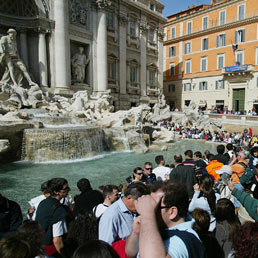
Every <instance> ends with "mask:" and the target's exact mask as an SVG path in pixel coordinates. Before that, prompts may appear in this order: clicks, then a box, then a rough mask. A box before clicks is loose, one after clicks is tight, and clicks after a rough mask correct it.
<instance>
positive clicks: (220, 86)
mask: <svg viewBox="0 0 258 258" xmlns="http://www.w3.org/2000/svg"><path fill="white" fill-rule="evenodd" d="M221 89H225V81H224V80H218V81H216V90H221Z"/></svg>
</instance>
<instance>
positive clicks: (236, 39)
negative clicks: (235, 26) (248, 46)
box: [235, 31, 238, 44]
mask: <svg viewBox="0 0 258 258" xmlns="http://www.w3.org/2000/svg"><path fill="white" fill-rule="evenodd" d="M237 35H238V32H237V31H235V43H236V44H237V43H238V37H237Z"/></svg>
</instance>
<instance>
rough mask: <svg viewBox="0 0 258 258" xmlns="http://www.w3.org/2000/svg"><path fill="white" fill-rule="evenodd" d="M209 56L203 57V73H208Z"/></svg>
mask: <svg viewBox="0 0 258 258" xmlns="http://www.w3.org/2000/svg"><path fill="white" fill-rule="evenodd" d="M207 62H208V60H207V56H205V57H201V72H206V71H207Z"/></svg>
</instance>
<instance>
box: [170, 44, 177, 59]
mask: <svg viewBox="0 0 258 258" xmlns="http://www.w3.org/2000/svg"><path fill="white" fill-rule="evenodd" d="M172 56H176V46H172V47H170V48H169V57H172Z"/></svg>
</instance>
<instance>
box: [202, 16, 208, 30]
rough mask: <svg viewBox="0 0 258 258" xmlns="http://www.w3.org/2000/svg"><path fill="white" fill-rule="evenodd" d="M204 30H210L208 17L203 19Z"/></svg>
mask: <svg viewBox="0 0 258 258" xmlns="http://www.w3.org/2000/svg"><path fill="white" fill-rule="evenodd" d="M202 29H203V30H207V29H208V17H207V16H205V17H203V18H202Z"/></svg>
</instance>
